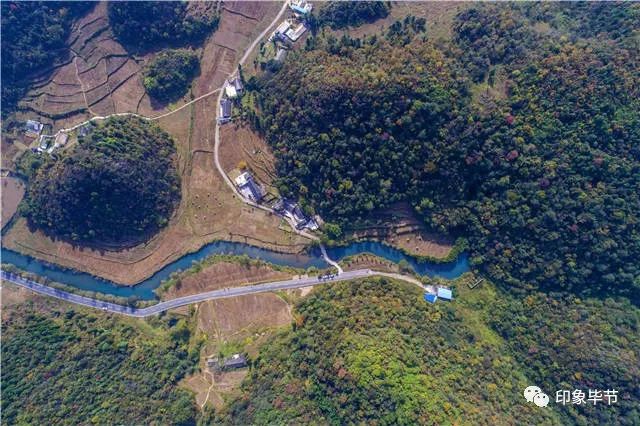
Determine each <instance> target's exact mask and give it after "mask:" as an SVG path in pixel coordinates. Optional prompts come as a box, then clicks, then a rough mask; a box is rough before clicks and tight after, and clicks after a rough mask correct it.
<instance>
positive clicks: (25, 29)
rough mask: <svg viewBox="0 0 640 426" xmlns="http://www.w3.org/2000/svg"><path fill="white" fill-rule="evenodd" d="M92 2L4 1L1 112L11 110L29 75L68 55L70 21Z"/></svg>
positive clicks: (84, 10)
mask: <svg viewBox="0 0 640 426" xmlns="http://www.w3.org/2000/svg"><path fill="white" fill-rule="evenodd" d="M94 5H95V3H92V2H57V1H47V2H23V1H3V2H2V4H1V5H0V8H1V10H2V116H3V117H4V116H6V114H8V113H9V112H11V111H12V110H13V109H14V108H15V106H16V104H17V102H18V100H20V98H22V97H23V96H24V94H25V93H26V90H27V88H28V80H26V79H27V78H28V77H29V76H32V75H33V74H34V73H41V72H45V71H46V70H51V66H52V65H55V64H57V63H59V62H61V61H63V60H64V59H66V58H68V57H70V52H69V50H68V49H67V48H66V41H67V37H68V36H69V31H70V29H71V23H72V22H73V20H74V19H75V18H77V17H78V16H81V15H83V14H85V13H86V12H87V11H88V10H89V9H91V8H92V7H93V6H94Z"/></svg>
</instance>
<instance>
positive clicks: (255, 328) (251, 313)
mask: <svg viewBox="0 0 640 426" xmlns="http://www.w3.org/2000/svg"><path fill="white" fill-rule="evenodd" d="M196 315H197V323H198V330H199V331H200V332H202V333H204V334H205V335H206V336H207V341H206V344H205V347H204V348H203V351H202V356H201V359H200V366H201V371H200V372H198V373H196V374H194V375H192V376H190V377H188V378H186V379H185V380H183V381H182V383H181V385H182V386H184V387H186V388H187V389H190V390H192V391H193V392H194V393H195V394H196V401H197V402H198V405H199V406H202V405H203V404H204V403H205V401H206V403H208V404H211V405H213V406H214V408H216V409H219V408H222V407H223V406H224V404H225V403H226V401H227V400H229V398H230V397H231V396H233V395H234V394H235V393H236V392H237V391H238V389H239V386H240V384H241V383H242V380H243V379H244V377H245V376H246V374H247V373H248V370H247V369H242V370H236V371H228V372H223V373H215V374H211V373H210V372H209V371H208V370H207V366H206V359H207V358H208V357H209V356H218V354H219V352H220V351H222V350H226V351H228V349H225V348H229V347H233V348H234V351H240V352H247V353H248V354H249V356H250V357H253V358H255V357H256V356H257V354H258V350H259V348H260V346H261V345H262V344H264V343H265V342H266V340H267V339H268V338H269V337H270V336H271V335H272V334H273V333H274V332H275V331H276V330H277V329H278V328H280V327H283V326H287V325H289V324H291V320H292V316H291V309H290V306H289V305H288V304H287V303H286V302H285V301H284V300H283V299H281V298H280V297H278V296H276V295H275V294H271V293H266V294H256V295H248V296H241V297H234V298H231V299H219V300H211V301H208V302H204V303H202V304H200V305H199V306H198V311H197V314H196ZM212 384H213V386H212Z"/></svg>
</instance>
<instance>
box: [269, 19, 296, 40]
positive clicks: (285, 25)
mask: <svg viewBox="0 0 640 426" xmlns="http://www.w3.org/2000/svg"><path fill="white" fill-rule="evenodd" d="M289 28H291V21H290V20H288V19H286V20H284V21H282V23H281V24H280V25H278V28H276V30H275V31H274V32H273V33H272V34H271V37H269V41H273V40H277V39H278V38H280V37H281V36H284V35H285V34H286V32H287V31H289Z"/></svg>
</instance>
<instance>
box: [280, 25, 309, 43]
mask: <svg viewBox="0 0 640 426" xmlns="http://www.w3.org/2000/svg"><path fill="white" fill-rule="evenodd" d="M305 31H307V27H306V25H304V23H302V22H301V23H299V24H298V26H297V27H295V28H293V27H292V28H289V29H288V30H287V32H286V33H284V34H285V35H286V36H287V37H289V39H290V40H291V41H298V39H299V38H300V37H302V34H304V33H305Z"/></svg>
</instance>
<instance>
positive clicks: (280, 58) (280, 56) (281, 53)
mask: <svg viewBox="0 0 640 426" xmlns="http://www.w3.org/2000/svg"><path fill="white" fill-rule="evenodd" d="M286 57H287V49H283V48H279V49H278V51H277V52H276V61H277V62H284V60H285V58H286Z"/></svg>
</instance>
